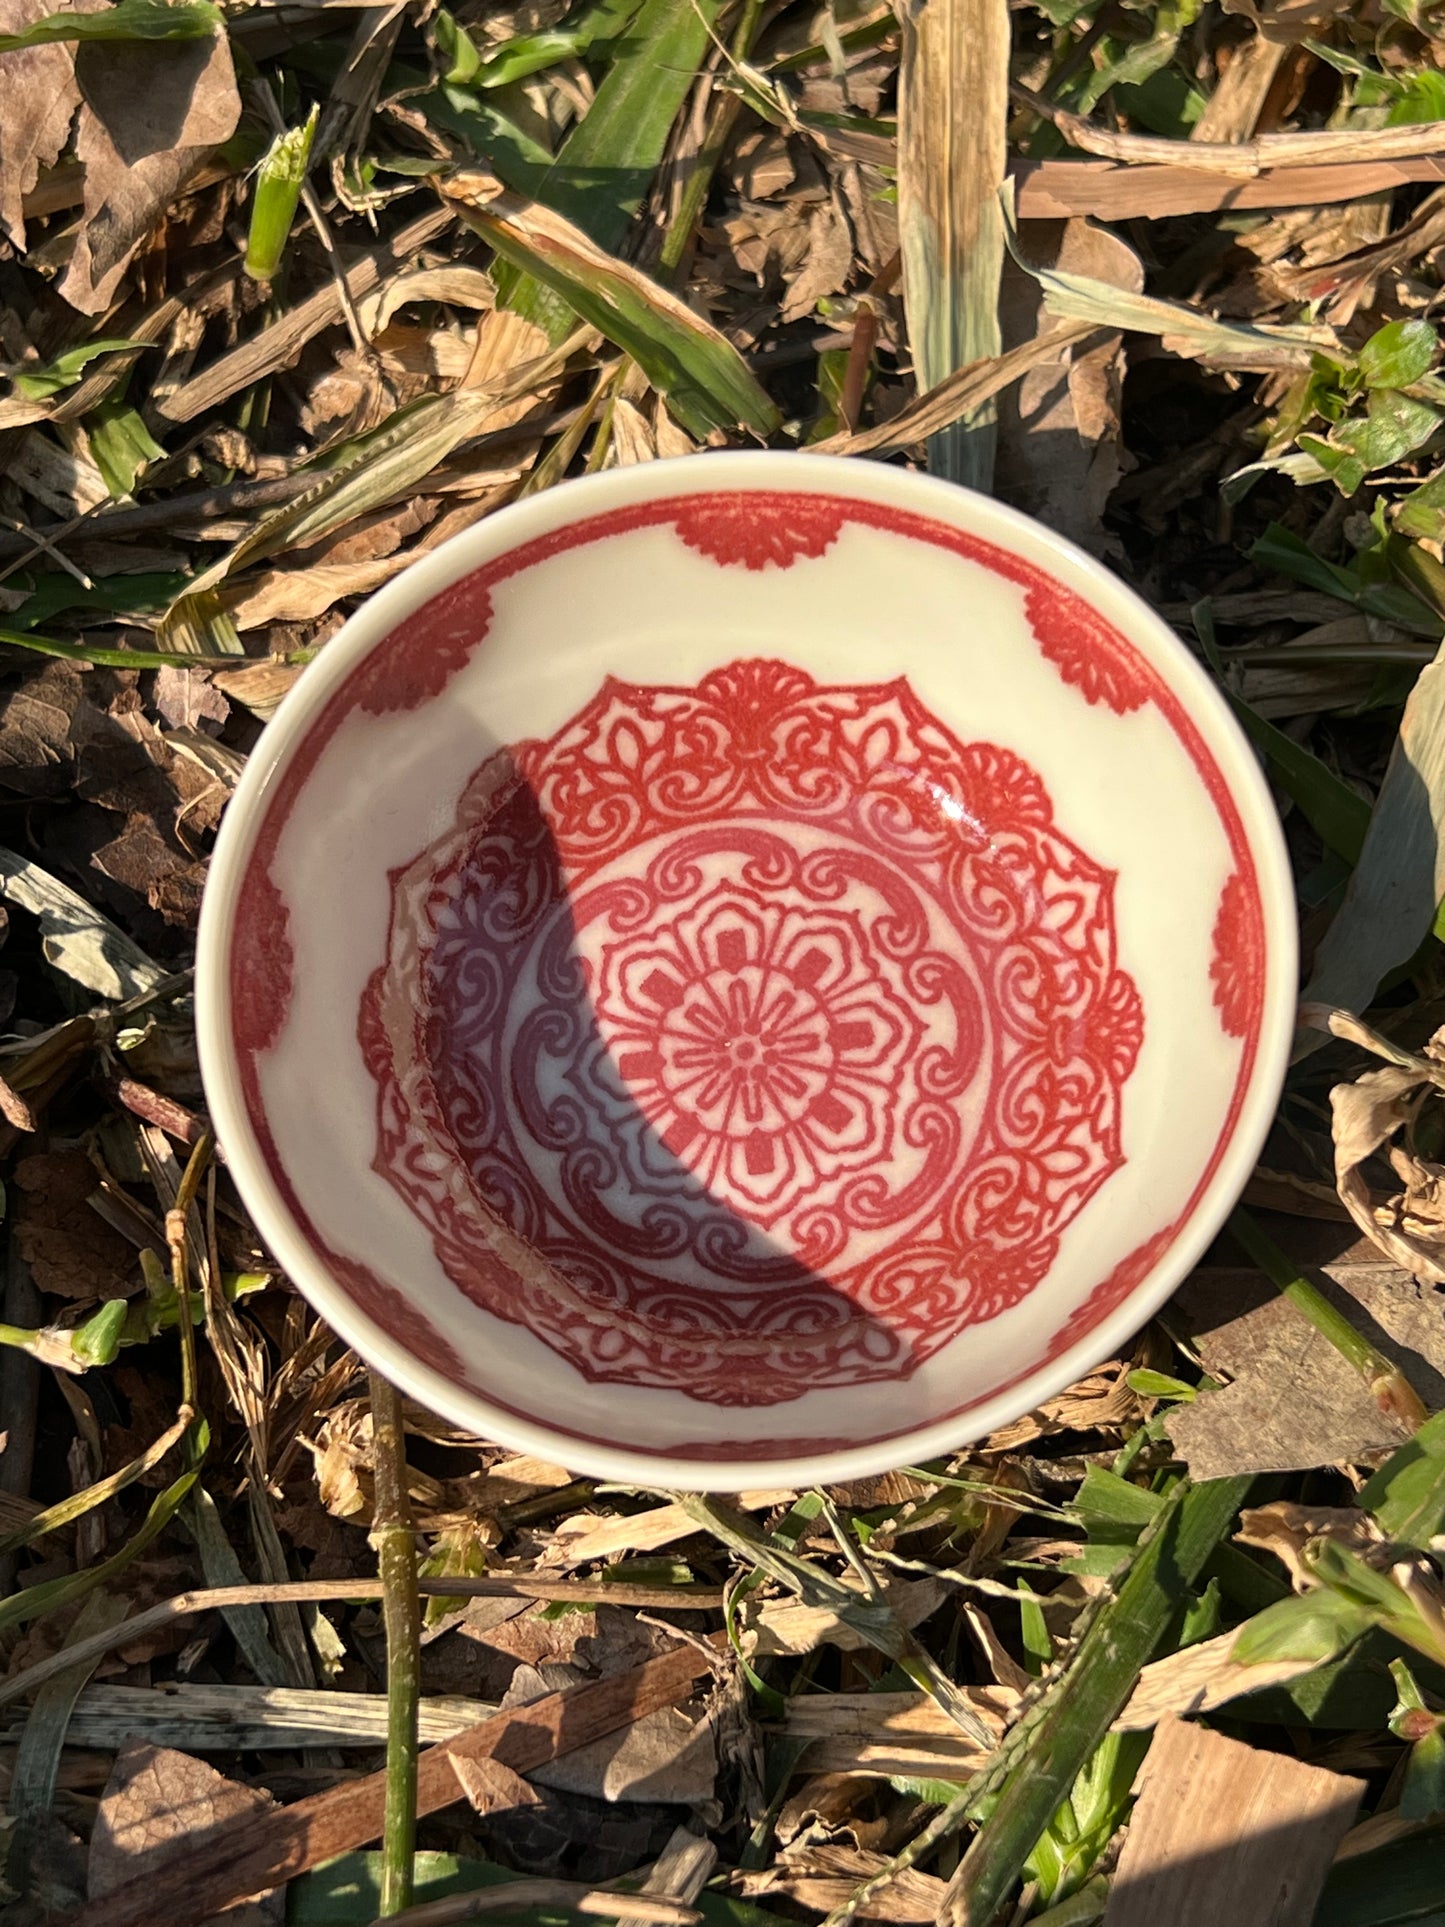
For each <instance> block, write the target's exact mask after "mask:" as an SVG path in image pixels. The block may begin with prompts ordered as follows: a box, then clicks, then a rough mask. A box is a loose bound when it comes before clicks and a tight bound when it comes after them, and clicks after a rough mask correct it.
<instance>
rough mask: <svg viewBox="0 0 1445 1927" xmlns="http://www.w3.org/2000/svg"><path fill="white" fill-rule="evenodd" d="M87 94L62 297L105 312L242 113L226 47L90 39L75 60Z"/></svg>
mask: <svg viewBox="0 0 1445 1927" xmlns="http://www.w3.org/2000/svg"><path fill="white" fill-rule="evenodd" d="M75 78H76V80H77V82H78V83H79V86H80V91H81V93H82V95H83V96H84V102H85V107H84V111H83V112H82V113H81V116H80V120H79V123H78V129H77V133H76V140H75V151H76V154H77V156H78V158H79V159H80V160H81V161H82V162H83V163H84V166H85V200H84V212H83V219H82V223H81V229H80V233H79V235H78V237H77V239H76V244H75V251H74V253H73V254H72V256H71V260H70V265H69V267H68V268H67V269H66V272H65V274H64V276H63V277H62V278H61V281H60V283H59V289H60V293H61V294H62V295H64V297H65V299H66V300H67V301H69V302H70V304H71V305H72V307H76V308H79V309H80V311H81V312H82V313H83V314H99V313H100V312H101V311H102V310H103V309H104V308H106V307H108V306H109V304H110V302H111V300H112V298H113V296H114V294H115V290H116V287H117V285H118V284H119V281H120V277H121V275H122V274H123V273H124V272H125V268H126V265H127V263H128V262H129V261H130V258H131V256H132V255H133V254H134V253H135V251H136V249H137V248H138V247H139V246H140V245H141V243H142V242H143V241H144V240H145V239H146V237H147V236H148V235H149V234H150V233H151V232H152V230H153V229H154V228H155V227H156V226H157V224H158V223H159V222H160V220H161V219H162V218H163V216H164V214H165V211H166V209H167V208H168V207H169V205H170V204H171V202H172V201H173V200H174V199H175V198H176V196H177V195H178V194H179V193H180V191H181V189H182V188H183V187H184V185H185V183H186V182H187V181H188V180H190V179H191V177H192V176H193V175H195V174H197V173H198V172H199V171H200V169H201V167H202V166H203V165H204V163H205V161H206V159H207V158H208V156H209V155H210V153H211V151H212V149H213V148H215V147H218V146H219V145H220V144H221V142H222V141H226V140H229V139H230V137H231V135H232V134H233V133H234V132H235V131H236V123H237V121H238V120H239V119H240V115H241V97H240V94H239V93H238V92H237V89H236V75H235V69H234V67H233V65H232V62H231V47H230V42H229V40H228V39H227V37H226V35H225V34H224V33H218V34H215V35H214V36H212V38H211V39H209V40H175V41H139V42H134V43H131V42H124V41H122V42H91V43H89V44H87V45H84V46H82V47H81V49H80V52H79V53H78V54H77V56H76V58H75Z"/></svg>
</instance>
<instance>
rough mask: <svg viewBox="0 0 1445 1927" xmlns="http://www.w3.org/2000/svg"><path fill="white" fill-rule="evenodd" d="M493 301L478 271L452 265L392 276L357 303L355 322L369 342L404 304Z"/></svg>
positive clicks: (489, 280)
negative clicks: (417, 302)
mask: <svg viewBox="0 0 1445 1927" xmlns="http://www.w3.org/2000/svg"><path fill="white" fill-rule="evenodd" d="M496 299H497V290H496V287H495V285H494V284H493V281H492V277H491V276H490V275H489V274H487V273H486V272H485V271H484V270H483V269H481V268H472V267H467V266H466V265H465V264H464V263H460V262H457V263H453V264H452V265H451V266H450V267H445V268H414V269H412V271H411V272H410V273H409V274H398V275H393V277H392V278H391V280H390V281H383V282H382V284H381V286H380V287H379V288H376V289H373V291H372V292H371V293H370V294H368V295H366V296H364V297H363V299H362V300H361V301H360V302H358V304H357V309H356V313H357V319H358V320H359V321H360V322H361V325H362V327H363V328H364V329H365V330H366V333H367V334H368V335H369V336H371V337H372V338H373V339H374V338H375V337H376V336H377V335H379V334H380V333H381V331H382V329H383V328H385V326H386V324H387V322H388V321H390V320H391V317H392V316H393V315H394V314H395V313H396V311H397V309H398V308H400V307H402V306H403V305H404V304H405V303H406V302H408V301H443V302H445V303H446V304H447V305H448V306H449V307H453V308H490V307H493V306H494V305H495V303H496Z"/></svg>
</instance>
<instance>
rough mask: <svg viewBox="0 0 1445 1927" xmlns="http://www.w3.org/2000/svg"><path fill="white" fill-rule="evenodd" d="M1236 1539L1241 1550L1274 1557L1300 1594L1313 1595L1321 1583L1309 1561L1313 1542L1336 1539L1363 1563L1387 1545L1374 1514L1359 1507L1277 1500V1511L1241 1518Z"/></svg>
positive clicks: (1256, 1510) (1265, 1508) (1259, 1509)
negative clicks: (1256, 1550)
mask: <svg viewBox="0 0 1445 1927" xmlns="http://www.w3.org/2000/svg"><path fill="white" fill-rule="evenodd" d="M1234 1536H1235V1538H1236V1539H1238V1540H1239V1542H1240V1544H1241V1545H1246V1546H1258V1547H1259V1549H1260V1551H1261V1552H1272V1553H1273V1554H1274V1556H1275V1558H1276V1559H1278V1560H1279V1562H1280V1564H1281V1565H1283V1566H1284V1567H1285V1569H1286V1570H1287V1571H1288V1573H1289V1576H1290V1583H1291V1585H1292V1586H1293V1587H1294V1589H1295V1591H1296V1592H1311V1591H1313V1589H1314V1588H1315V1587H1316V1586H1317V1585H1318V1583H1319V1581H1318V1580H1317V1579H1316V1577H1315V1575H1314V1573H1313V1572H1312V1571H1311V1570H1310V1567H1309V1566H1308V1564H1307V1563H1306V1561H1305V1557H1304V1550H1305V1547H1306V1546H1307V1545H1309V1544H1310V1542H1311V1541H1312V1540H1314V1539H1333V1540H1334V1542H1335V1543H1336V1544H1337V1545H1341V1546H1344V1547H1345V1549H1346V1551H1348V1552H1352V1553H1354V1554H1355V1555H1356V1557H1358V1558H1363V1557H1365V1556H1366V1555H1367V1554H1368V1553H1370V1552H1371V1551H1372V1550H1373V1549H1374V1548H1375V1547H1376V1546H1379V1545H1383V1544H1384V1539H1385V1535H1384V1533H1383V1532H1381V1530H1380V1528H1379V1526H1377V1525H1376V1523H1375V1521H1374V1520H1373V1519H1372V1518H1371V1516H1370V1514H1369V1513H1368V1512H1361V1511H1360V1509H1359V1507H1358V1506H1335V1505H1298V1504H1296V1503H1295V1501H1294V1500H1292V1499H1276V1500H1275V1501H1274V1503H1273V1504H1272V1505H1261V1506H1254V1507H1252V1508H1250V1509H1248V1510H1246V1511H1244V1512H1241V1513H1240V1515H1239V1530H1238V1532H1236V1533H1235V1535H1234Z"/></svg>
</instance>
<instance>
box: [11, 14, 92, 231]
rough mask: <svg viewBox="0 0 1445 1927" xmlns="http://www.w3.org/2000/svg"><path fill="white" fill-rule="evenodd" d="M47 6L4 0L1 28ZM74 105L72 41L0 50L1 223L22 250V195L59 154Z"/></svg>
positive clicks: (26, 21)
mask: <svg viewBox="0 0 1445 1927" xmlns="http://www.w3.org/2000/svg"><path fill="white" fill-rule="evenodd" d="M52 12H54V7H53V5H52V0H3V4H0V33H19V31H20V30H21V28H22V27H28V26H30V25H31V24H32V23H33V22H34V21H36V20H43V19H44V18H45V16H46V15H47V14H49V13H52ZM79 105H80V89H79V88H78V87H77V86H76V84H75V49H74V48H73V47H69V46H65V45H63V44H62V45H51V46H48V47H27V48H23V49H22V50H21V51H20V52H18V53H9V54H0V227H3V228H4V230H5V232H6V234H7V235H8V236H9V238H10V240H11V241H12V242H13V244H14V246H15V247H16V249H17V250H18V251H19V252H20V253H21V254H23V253H24V252H25V208H24V202H25V196H26V195H27V194H29V193H30V191H31V190H32V188H33V187H34V186H35V183H36V182H37V181H38V180H39V179H40V170H41V168H42V167H50V166H52V165H53V164H54V163H55V162H56V161H58V160H59V158H60V155H61V151H62V149H63V148H64V146H65V143H66V141H67V139H68V138H69V135H70V123H71V121H72V119H73V118H74V115H75V110H76V108H77V107H78V106H79Z"/></svg>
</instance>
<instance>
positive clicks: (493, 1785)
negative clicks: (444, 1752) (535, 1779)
mask: <svg viewBox="0 0 1445 1927" xmlns="http://www.w3.org/2000/svg"><path fill="white" fill-rule="evenodd" d="M452 1771H453V1772H454V1773H455V1774H456V1776H457V1783H458V1785H459V1786H460V1787H461V1790H462V1792H463V1793H464V1794H465V1795H466V1798H467V1802H468V1804H469V1805H470V1807H471V1809H472V1811H473V1812H474V1813H500V1812H504V1811H505V1810H506V1809H507V1808H509V1807H539V1806H541V1804H542V1796H541V1795H540V1794H539V1793H538V1792H537V1790H536V1788H535V1787H533V1786H530V1785H529V1784H528V1782H527V1781H526V1780H524V1779H523V1778H522V1776H521V1774H520V1773H514V1772H513V1771H512V1769H511V1768H510V1767H509V1766H504V1765H503V1763H502V1762H501V1761H500V1760H469V1759H467V1758H466V1756H465V1755H464V1754H458V1755H457V1757H456V1758H455V1759H454V1760H453V1761H452Z"/></svg>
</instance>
